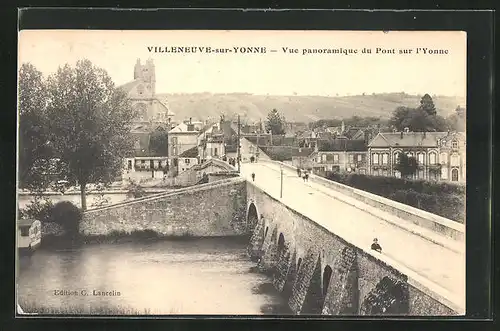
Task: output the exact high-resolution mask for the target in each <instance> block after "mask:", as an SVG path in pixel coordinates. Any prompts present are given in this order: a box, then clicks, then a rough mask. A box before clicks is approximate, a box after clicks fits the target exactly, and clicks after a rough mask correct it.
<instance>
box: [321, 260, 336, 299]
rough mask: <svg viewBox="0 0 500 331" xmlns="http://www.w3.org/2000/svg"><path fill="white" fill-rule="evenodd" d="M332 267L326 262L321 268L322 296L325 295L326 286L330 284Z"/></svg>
mask: <svg viewBox="0 0 500 331" xmlns="http://www.w3.org/2000/svg"><path fill="white" fill-rule="evenodd" d="M332 273H333V269H332V267H330V266H329V265H328V264H327V265H326V267H325V268H324V269H323V284H322V285H323V297H324V298H325V297H326V293H327V292H328V286H330V280H331V278H332Z"/></svg>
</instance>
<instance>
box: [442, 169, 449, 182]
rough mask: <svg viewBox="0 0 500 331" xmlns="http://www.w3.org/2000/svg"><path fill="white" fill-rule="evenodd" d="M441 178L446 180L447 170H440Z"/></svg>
mask: <svg viewBox="0 0 500 331" xmlns="http://www.w3.org/2000/svg"><path fill="white" fill-rule="evenodd" d="M441 178H442V179H448V169H447V168H441Z"/></svg>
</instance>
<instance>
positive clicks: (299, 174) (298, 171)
mask: <svg viewBox="0 0 500 331" xmlns="http://www.w3.org/2000/svg"><path fill="white" fill-rule="evenodd" d="M301 175H302V171H301V170H300V168H297V176H299V177H302V176H301Z"/></svg>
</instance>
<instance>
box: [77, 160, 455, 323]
mask: <svg viewBox="0 0 500 331" xmlns="http://www.w3.org/2000/svg"><path fill="white" fill-rule="evenodd" d="M252 173H254V174H255V181H253V180H252V178H251V174H252ZM241 177H242V178H241ZM241 177H237V178H230V179H223V180H218V181H214V182H209V183H207V184H202V185H197V186H193V187H189V188H184V189H181V190H176V191H172V192H169V193H163V194H157V195H155V196H150V197H146V198H142V199H138V200H135V201H131V202H126V203H122V204H118V205H115V206H109V207H104V208H98V209H94V210H90V211H88V212H86V213H85V215H84V219H83V222H82V226H81V229H82V231H83V232H84V233H86V234H105V233H107V232H110V231H112V230H123V229H125V230H126V231H133V230H136V229H153V230H155V231H157V232H160V233H162V234H166V235H169V234H170V235H172V234H174V235H179V234H180V235H182V233H189V234H191V235H194V236H221V235H223V236H227V235H247V236H248V237H249V247H248V252H249V255H250V257H251V258H252V259H253V260H254V261H255V262H256V263H257V264H258V267H259V268H260V269H261V270H262V271H264V272H266V273H268V274H270V275H271V276H272V277H273V283H274V286H275V287H276V289H277V290H278V291H280V292H281V293H282V295H283V296H284V297H285V298H286V299H287V300H288V303H289V306H290V308H291V309H292V310H293V311H294V312H295V313H296V314H302V315H303V314H323V315H416V316H423V315H462V314H464V313H465V253H464V252H465V242H464V236H465V230H464V226H463V225H461V224H458V223H456V222H453V221H451V220H447V219H444V218H442V217H439V216H437V215H433V214H430V213H426V212H423V211H421V210H418V209H415V208H412V207H409V206H406V205H403V204H399V203H397V202H394V201H392V200H388V199H384V198H381V197H379V196H376V195H373V194H369V193H367V192H363V191H360V190H356V189H353V188H351V187H347V186H344V185H341V184H338V183H333V182H330V181H327V180H324V179H322V178H319V177H316V176H314V175H311V178H310V180H309V182H304V181H303V180H302V179H301V178H299V177H298V176H297V174H296V169H295V168H293V167H291V166H288V165H284V164H280V163H277V162H273V161H266V162H259V163H244V164H242V166H241ZM201 211H203V212H201ZM374 237H377V238H378V239H379V243H380V244H381V246H382V249H383V250H382V253H378V252H375V251H372V250H371V249H370V245H371V243H372V239H373V238H374Z"/></svg>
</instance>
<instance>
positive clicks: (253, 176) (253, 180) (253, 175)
mask: <svg viewBox="0 0 500 331" xmlns="http://www.w3.org/2000/svg"><path fill="white" fill-rule="evenodd" d="M252 182H255V173H253V172H252Z"/></svg>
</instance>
